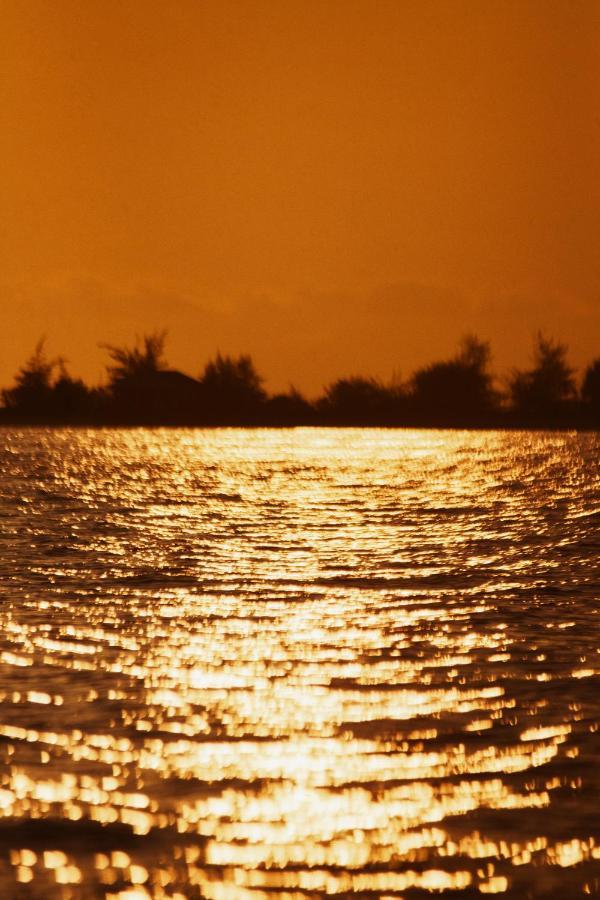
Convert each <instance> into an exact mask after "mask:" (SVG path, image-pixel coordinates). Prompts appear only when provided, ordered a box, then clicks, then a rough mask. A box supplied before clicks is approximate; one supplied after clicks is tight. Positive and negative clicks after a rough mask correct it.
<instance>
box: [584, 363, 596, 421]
mask: <svg viewBox="0 0 600 900" xmlns="http://www.w3.org/2000/svg"><path fill="white" fill-rule="evenodd" d="M581 396H582V399H583V402H584V403H585V404H586V406H587V407H588V409H589V412H590V413H591V416H592V418H593V419H594V420H595V421H597V422H600V357H599V358H598V359H596V360H594V362H593V363H592V364H591V365H590V366H588V368H587V369H586V372H585V375H584V376H583V384H582V386H581Z"/></svg>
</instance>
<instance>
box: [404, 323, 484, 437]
mask: <svg viewBox="0 0 600 900" xmlns="http://www.w3.org/2000/svg"><path fill="white" fill-rule="evenodd" d="M489 361H490V348H489V344H488V343H487V342H484V341H480V340H478V338H476V337H474V336H473V335H467V336H466V337H465V338H463V339H462V341H461V344H460V348H459V352H458V353H457V355H456V356H455V357H454V358H452V359H449V360H445V361H443V362H437V363H432V364H430V365H428V366H425V367H424V368H422V369H419V370H418V371H417V372H415V374H414V375H413V378H412V381H411V385H410V389H411V401H412V408H413V416H414V417H415V418H416V420H417V421H421V422H424V423H436V424H445V425H463V424H464V425H467V424H470V425H483V424H485V423H486V422H487V421H488V420H489V419H490V417H491V416H492V415H493V414H494V412H495V411H496V410H497V407H498V394H497V392H496V391H495V390H494V388H493V379H492V376H491V374H490V372H489V369H488V366H489Z"/></svg>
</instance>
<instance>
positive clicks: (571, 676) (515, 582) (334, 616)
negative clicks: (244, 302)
mask: <svg viewBox="0 0 600 900" xmlns="http://www.w3.org/2000/svg"><path fill="white" fill-rule="evenodd" d="M599 450H600V439H599V437H598V436H594V435H576V434H532V433H513V434H503V433H493V432H492V433H490V432H487V433H467V432H463V433H461V432H441V431H440V432H435V431H386V430H381V431H377V430H351V429H348V430H346V429H344V430H318V429H313V430H311V429H298V430H282V431H268V430H265V431H250V430H248V431H242V430H217V431H202V430H170V431H169V430H148V431H144V430H129V431H127V430H123V431H117V430H99V431H93V430H90V431H85V430H83V431H69V430H57V431H51V430H43V429H23V430H10V429H7V430H4V431H1V432H0V478H1V496H0V525H1V533H0V575H1V581H0V597H1V599H2V603H1V604H0V623H1V632H0V898H1V900H18V898H43V900H45V898H50V900H54V898H60V900H63V898H64V900H67V898H73V900H76V898H112V900H114V898H119V900H147V898H157V900H159V898H173V900H175V898H176V900H183V898H188V900H192V898H200V897H202V898H214V900H284V898H285V900H307V898H308V900H314V898H320V897H337V898H343V897H353V898H381V900H387V898H406V900H409V898H420V897H428V896H432V895H433V894H437V895H438V896H439V895H443V896H446V897H448V898H450V897H460V898H472V897H479V896H480V895H482V894H502V895H504V896H505V897H506V898H515V900H517V898H534V897H535V898H537V897H541V898H543V897H546V898H549V897H552V898H556V900H572V898H576V897H579V896H585V895H594V896H600V812H599V802H600V792H599V787H600V738H599V734H598V728H599V727H600V694H599V691H598V688H599V686H600V655H599V641H598V634H599V621H600V620H599V612H600V602H599V600H600V563H599V559H598V557H599V555H600V552H599V551H600V533H599V532H600V529H599V525H600V472H599V468H598V458H599Z"/></svg>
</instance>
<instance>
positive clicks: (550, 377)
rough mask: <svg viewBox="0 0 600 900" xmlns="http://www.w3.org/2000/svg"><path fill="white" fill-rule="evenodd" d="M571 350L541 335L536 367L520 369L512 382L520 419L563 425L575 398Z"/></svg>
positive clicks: (511, 395) (511, 391) (535, 360)
mask: <svg viewBox="0 0 600 900" xmlns="http://www.w3.org/2000/svg"><path fill="white" fill-rule="evenodd" d="M566 357H567V347H566V346H565V345H564V344H560V343H558V342H557V341H553V340H552V339H551V338H546V337H544V335H543V334H542V333H541V332H539V333H538V335H537V337H536V342H535V347H534V366H533V368H532V369H530V370H528V371H525V372H522V371H519V370H516V371H515V372H514V373H513V375H512V377H511V379H510V381H509V391H510V397H511V402H512V407H513V409H514V411H515V412H516V414H517V416H521V417H523V418H524V419H525V420H527V421H531V422H533V423H537V422H540V421H543V422H549V423H550V422H554V421H556V422H557V424H559V423H560V419H561V417H562V416H564V415H565V413H566V412H567V411H568V408H569V405H570V404H572V402H573V401H574V399H575V396H576V389H575V379H574V377H573V376H574V372H573V369H572V368H571V367H570V366H569V365H568V364H567V359H566Z"/></svg>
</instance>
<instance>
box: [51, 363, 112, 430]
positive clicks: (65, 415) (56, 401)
mask: <svg viewBox="0 0 600 900" xmlns="http://www.w3.org/2000/svg"><path fill="white" fill-rule="evenodd" d="M100 404H101V395H100V393H99V392H98V391H94V390H90V388H88V387H87V385H86V384H84V382H83V381H82V380H81V379H80V378H73V377H72V376H71V375H69V373H68V372H67V370H66V368H65V364H64V362H63V361H62V360H60V361H59V375H58V378H57V380H56V381H55V382H54V384H53V385H52V394H51V398H50V405H51V409H52V413H53V415H54V416H55V417H56V418H57V419H58V420H59V421H62V422H80V421H89V420H91V419H93V418H94V417H96V416H97V415H98V414H99V412H100Z"/></svg>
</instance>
